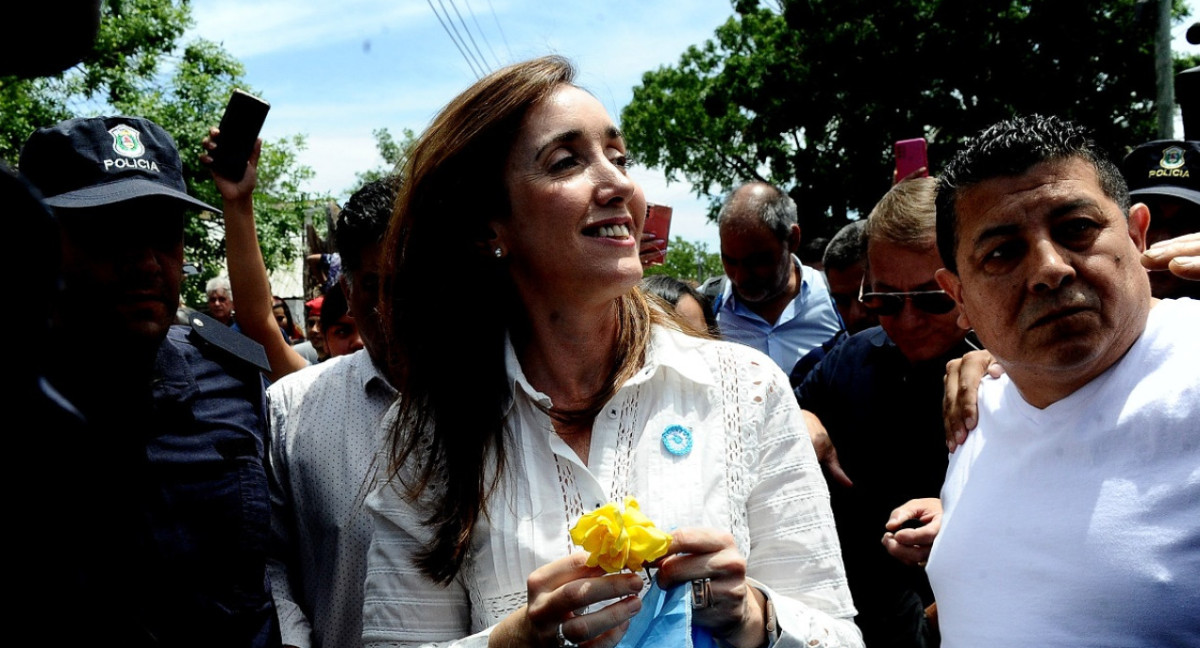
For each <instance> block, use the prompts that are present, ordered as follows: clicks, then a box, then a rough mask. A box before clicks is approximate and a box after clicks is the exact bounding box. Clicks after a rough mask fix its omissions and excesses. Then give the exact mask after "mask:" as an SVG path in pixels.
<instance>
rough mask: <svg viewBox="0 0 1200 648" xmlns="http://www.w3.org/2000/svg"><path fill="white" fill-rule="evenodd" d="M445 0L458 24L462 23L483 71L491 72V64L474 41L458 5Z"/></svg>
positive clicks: (450, 0)
mask: <svg viewBox="0 0 1200 648" xmlns="http://www.w3.org/2000/svg"><path fill="white" fill-rule="evenodd" d="M447 1H448V2H449V3H450V7H451V8H453V9H454V15H456V16H458V24H460V25H462V28H463V32H465V33H466V34H467V38H469V39H470V40H471V46H472V47H474V48H475V50H474V52H475V54H476V55H477V56H478V57H479V64H480V65H481V66H482V67H483V70H484V72H491V67H492V64H491V63H488V62H487V58H486V57H485V56H484V55H483V50H481V49H479V43H476V42H475V37H474V36H472V35H471V29H470V28H469V27H468V26H467V21H465V20H463V17H462V14H461V13H459V11H458V5H457V4H455V3H454V0H447ZM451 24H453V23H451Z"/></svg>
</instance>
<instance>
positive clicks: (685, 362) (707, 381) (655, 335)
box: [504, 324, 717, 412]
mask: <svg viewBox="0 0 1200 648" xmlns="http://www.w3.org/2000/svg"><path fill="white" fill-rule="evenodd" d="M701 344H703V340H701V339H700V338H697V337H693V336H691V335H688V334H686V333H684V332H683V331H680V330H678V329H675V328H672V327H670V326H663V325H657V324H655V325H651V327H650V342H649V345H648V347H647V349H646V364H645V366H643V367H642V368H641V370H639V371H638V372H637V373H636V374H634V376H633V378H631V379H629V381H628V382H626V383H625V384H624V385H622V386H621V388H622V389H624V388H625V387H630V386H633V385H638V384H641V383H644V382H646V381H648V380H650V379H651V378H653V377H654V376H655V374H657V373H658V372H659V371H664V370H671V371H675V372H676V373H678V374H679V375H681V376H683V377H684V378H686V379H688V380H690V381H692V382H696V383H699V384H704V385H715V384H716V382H717V379H716V376H714V375H713V372H712V371H711V369H710V368H709V366H708V364H707V363H705V362H704V360H703V358H701V357H700V355H699V354H697V353H695V352H694V351H695V350H696V349H697V348H698V347H699V346H700V345H701ZM504 364H505V370H506V372H507V374H508V380H509V382H510V384H511V385H512V389H513V395H514V397H515V396H516V394H517V393H524V394H525V396H526V397H528V398H530V399H531V400H533V401H534V402H536V403H540V404H541V405H542V406H543V407H550V406H551V404H552V403H551V401H550V397H549V396H547V395H546V394H544V393H542V392H540V391H538V390H537V389H536V388H535V387H534V386H533V385H531V384H530V383H529V380H528V378H526V376H525V372H524V370H523V369H522V368H521V361H520V360H519V359H518V358H517V351H516V349H515V348H514V347H513V343H512V337H511V336H508V335H506V336H505V337H504ZM511 408H512V402H511V401H510V402H509V403H508V406H507V407H505V412H507V411H508V410H509V409H511Z"/></svg>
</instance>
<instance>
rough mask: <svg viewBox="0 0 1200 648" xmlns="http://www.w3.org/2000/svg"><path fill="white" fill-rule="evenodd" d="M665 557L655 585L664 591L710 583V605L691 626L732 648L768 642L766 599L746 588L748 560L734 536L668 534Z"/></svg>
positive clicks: (696, 612)
mask: <svg viewBox="0 0 1200 648" xmlns="http://www.w3.org/2000/svg"><path fill="white" fill-rule="evenodd" d="M672 537H673V541H672V542H671V549H670V551H668V552H667V556H666V557H665V558H663V559H661V560H659V561H658V584H659V585H660V586H661V587H663V588H664V589H666V588H670V587H676V586H687V585H688V583H689V582H691V581H694V580H702V579H705V578H708V579H711V588H712V594H711V599H710V600H711V605H710V606H709V607H706V608H701V609H695V610H693V611H692V623H693V624H694V625H698V626H703V627H706V628H708V629H709V630H710V631H711V632H712V633H713V636H715V637H718V638H720V639H722V640H724V641H725V642H726V643H728V644H729V645H731V646H735V647H736V648H757V647H758V646H761V645H762V644H763V643H764V642H765V641H766V638H767V634H766V613H765V609H766V597H765V595H764V594H763V593H762V592H761V591H759V590H758V588H756V587H753V586H752V585H750V584H749V583H747V582H746V558H745V556H743V555H742V553H741V552H740V551H738V548H737V545H736V544H734V541H733V536H732V535H730V534H729V533H728V532H725V531H719V530H717V529H706V528H688V529H676V530H674V531H673V532H672Z"/></svg>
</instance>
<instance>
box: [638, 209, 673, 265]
mask: <svg viewBox="0 0 1200 648" xmlns="http://www.w3.org/2000/svg"><path fill="white" fill-rule="evenodd" d="M672 211H673V210H672V209H671V207H669V206H667V205H656V204H654V203H650V204H648V205H647V206H646V225H645V226H644V227H643V228H642V240H641V247H640V248H639V249H640V253H639V254H640V256H641V258H642V265H643V266H652V265H659V264H661V263H662V262H663V260H664V259H666V257H667V240H668V238H669V236H670V234H671V212H672Z"/></svg>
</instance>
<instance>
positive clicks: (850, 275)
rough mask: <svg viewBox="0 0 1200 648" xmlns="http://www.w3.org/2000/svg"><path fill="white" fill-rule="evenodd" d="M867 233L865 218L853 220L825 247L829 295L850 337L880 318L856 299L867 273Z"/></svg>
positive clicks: (875, 323) (872, 324)
mask: <svg viewBox="0 0 1200 648" xmlns="http://www.w3.org/2000/svg"><path fill="white" fill-rule="evenodd" d="M866 230H867V219H865V218H864V219H861V220H856V221H853V222H851V223H849V224H848V225H846V226H845V227H843V228H842V229H840V230H838V233H837V234H834V236H833V239H831V240H830V241H829V246H828V247H826V248H825V256H824V262H823V265H824V266H825V279H826V282H827V283H828V284H829V296H830V297H832V298H833V303H834V304H835V305H836V306H837V309H838V314H839V315H841V317H842V323H844V324H845V325H846V333H847V334H849V335H854V334H855V333H858V332H859V331H865V330H866V329H869V328H871V327H872V326H876V325H878V324H879V317H878V316H877V315H875V314H874V313H872V312H870V311H868V310H867V309H866V308H863V305H862V302H860V301H859V300H858V292H859V288H860V287H862V282H863V277H864V276H865V275H866V270H867V236H866Z"/></svg>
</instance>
